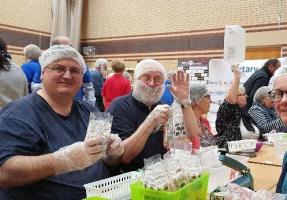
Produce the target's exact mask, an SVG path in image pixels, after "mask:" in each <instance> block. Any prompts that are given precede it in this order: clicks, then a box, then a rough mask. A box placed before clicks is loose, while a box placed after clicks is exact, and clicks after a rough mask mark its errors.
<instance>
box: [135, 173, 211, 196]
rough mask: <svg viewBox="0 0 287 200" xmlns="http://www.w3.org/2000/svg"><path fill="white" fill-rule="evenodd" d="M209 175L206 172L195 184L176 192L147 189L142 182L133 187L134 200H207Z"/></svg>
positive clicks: (192, 183)
mask: <svg viewBox="0 0 287 200" xmlns="http://www.w3.org/2000/svg"><path fill="white" fill-rule="evenodd" d="M207 185H208V173H206V172H204V173H202V174H201V176H200V177H199V178H198V179H196V180H194V181H193V182H191V183H189V184H187V185H185V186H184V187H182V188H181V189H179V190H178V191H176V192H167V191H162V190H160V191H158V190H152V189H149V188H145V187H144V185H143V183H142V182H141V181H138V182H135V183H133V184H132V185H131V196H132V200H206V194H207Z"/></svg>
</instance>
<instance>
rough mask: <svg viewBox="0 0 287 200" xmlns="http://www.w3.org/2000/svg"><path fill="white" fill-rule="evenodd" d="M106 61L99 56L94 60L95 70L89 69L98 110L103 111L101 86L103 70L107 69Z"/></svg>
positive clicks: (103, 79)
mask: <svg viewBox="0 0 287 200" xmlns="http://www.w3.org/2000/svg"><path fill="white" fill-rule="evenodd" d="M107 67H108V61H107V60H106V59H103V58H100V59H98V60H97V61H96V62H95V70H91V71H90V75H91V82H92V84H93V86H94V90H95V97H96V102H97V107H98V109H99V110H100V111H102V112H103V111H105V107H104V102H103V97H102V88H103V84H104V81H105V72H106V71H107Z"/></svg>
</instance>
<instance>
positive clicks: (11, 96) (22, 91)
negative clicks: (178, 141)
mask: <svg viewBox="0 0 287 200" xmlns="http://www.w3.org/2000/svg"><path fill="white" fill-rule="evenodd" d="M7 55H9V54H8V53H7V48H6V44H5V42H4V41H3V40H2V39H1V38H0V110H1V109H2V108H3V107H4V106H5V105H6V104H8V103H9V102H11V101H13V100H15V99H18V98H20V97H22V96H25V95H27V94H28V93H29V92H28V82H27V80H26V78H25V75H24V73H23V71H22V70H21V68H20V67H18V66H17V65H16V64H15V63H13V62H12V61H11V60H10V59H9V58H7ZM0 126H2V124H1V125H0Z"/></svg>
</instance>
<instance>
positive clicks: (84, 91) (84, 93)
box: [51, 36, 96, 107]
mask: <svg viewBox="0 0 287 200" xmlns="http://www.w3.org/2000/svg"><path fill="white" fill-rule="evenodd" d="M51 44H52V45H60V44H64V45H69V46H72V42H71V40H70V38H68V37H67V36H57V37H56V38H54V39H53V40H52V41H51ZM86 68H87V70H85V73H84V76H83V85H82V87H81V88H80V90H79V91H78V92H77V94H76V95H75V98H80V99H83V100H84V101H87V102H89V103H90V104H92V105H93V106H95V107H96V98H95V91H94V87H93V84H92V83H91V77H90V71H89V68H88V66H86Z"/></svg>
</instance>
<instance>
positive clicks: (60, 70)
mask: <svg viewBox="0 0 287 200" xmlns="http://www.w3.org/2000/svg"><path fill="white" fill-rule="evenodd" d="M47 68H48V69H50V70H51V71H52V72H53V73H54V74H56V75H61V76H63V75H64V74H65V73H66V71H69V72H70V74H71V76H81V75H83V71H82V69H80V68H70V69H68V68H65V67H62V66H58V65H56V66H53V67H49V66H47Z"/></svg>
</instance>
